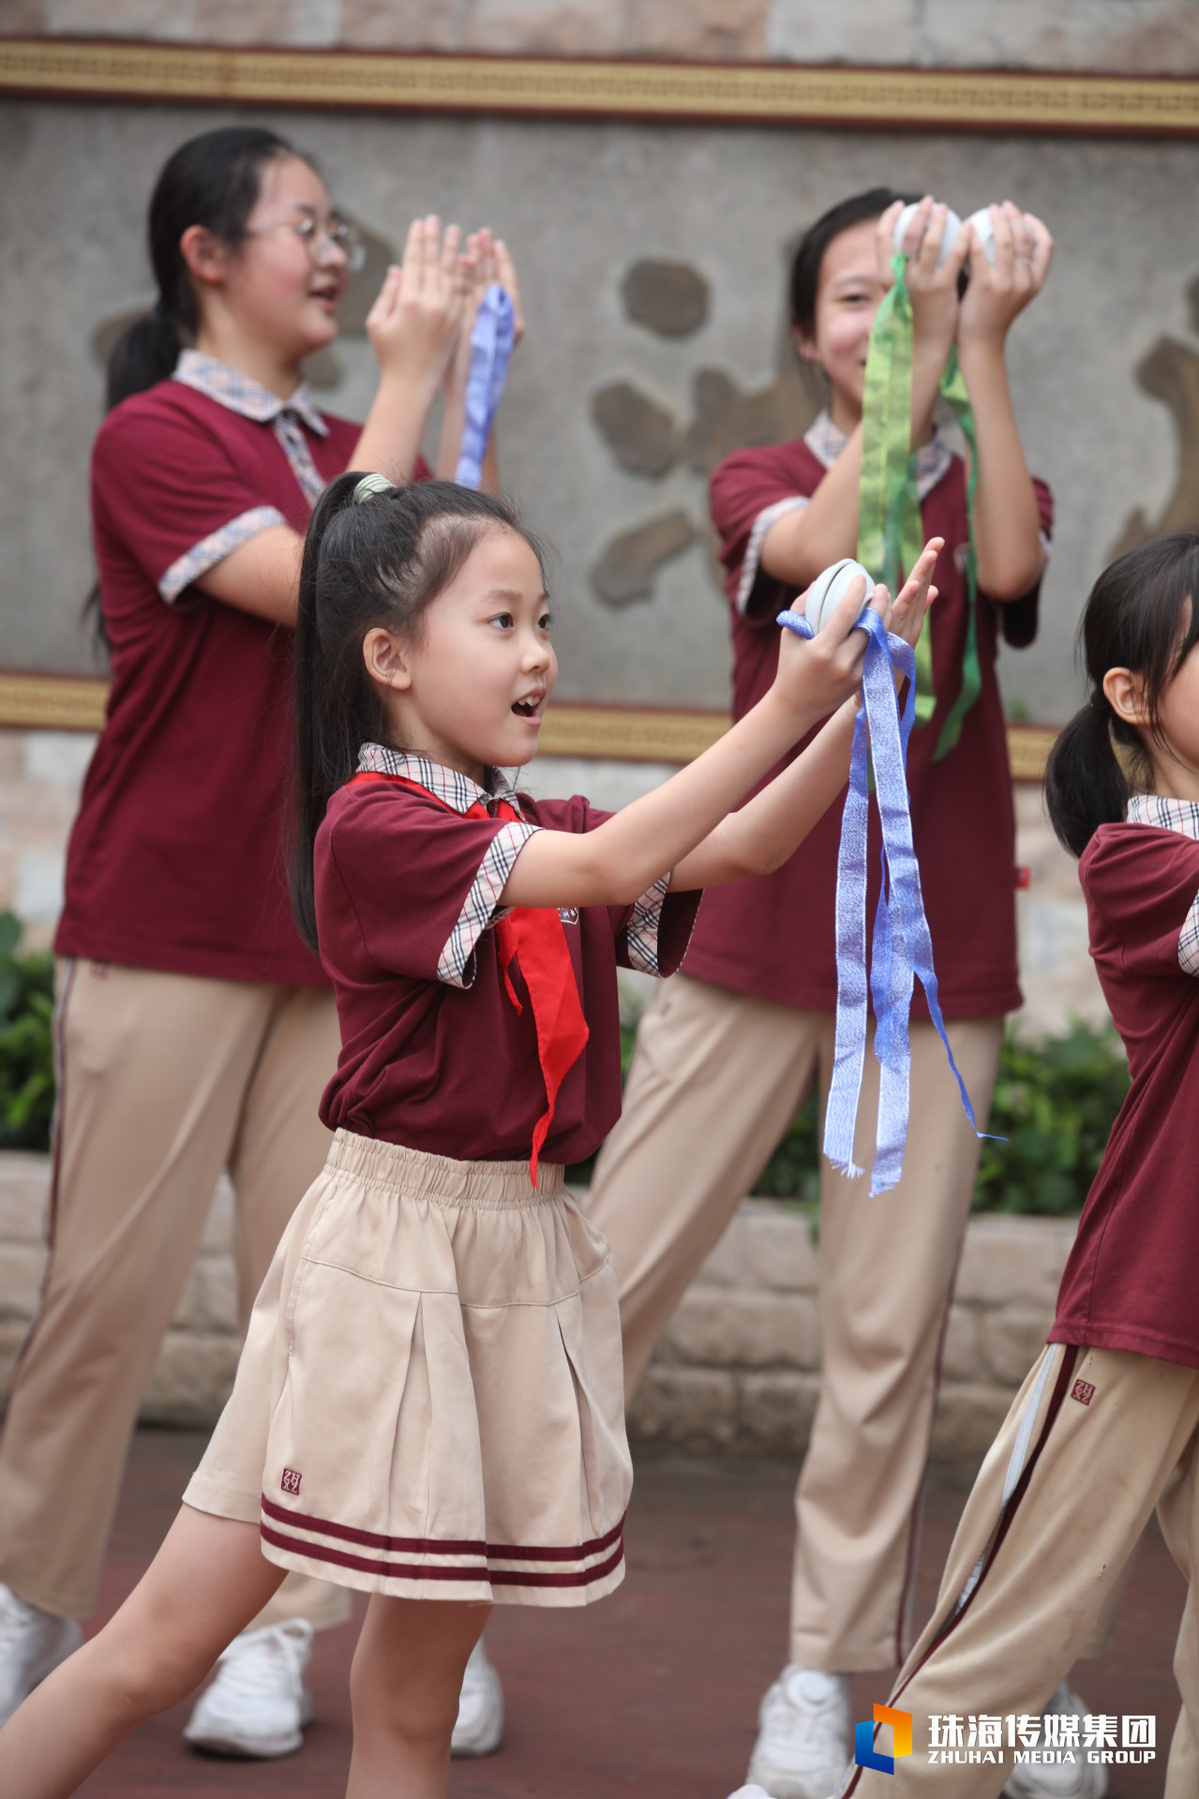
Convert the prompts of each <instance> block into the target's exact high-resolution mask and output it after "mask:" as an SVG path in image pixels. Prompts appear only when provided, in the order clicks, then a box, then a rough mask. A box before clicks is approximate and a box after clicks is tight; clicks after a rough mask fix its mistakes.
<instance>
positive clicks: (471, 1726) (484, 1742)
mask: <svg viewBox="0 0 1199 1799" xmlns="http://www.w3.org/2000/svg"><path fill="white" fill-rule="evenodd" d="M503 1735H504V1690H503V1688H502V1687H501V1686H500V1677H499V1675H498V1674H497V1673H496V1671H495V1669H494V1668H493V1667H492V1665H491V1663H490V1662H489V1661H488V1659H487V1651H486V1649H484V1647H483V1639H482V1637H480V1638H479V1640H478V1642H477V1643H476V1644H475V1646H474V1648H473V1649H472V1650H471V1652H470V1660H469V1661H468V1662H467V1664H466V1672H465V1674H464V1675H463V1676H462V1692H461V1694H460V1695H459V1698H458V1721H457V1723H456V1724H455V1725H454V1734H453V1736H452V1737H451V1739H450V1754H451V1755H493V1754H494V1753H495V1751H496V1750H497V1749H498V1748H499V1746H500V1743H501V1741H502V1739H503Z"/></svg>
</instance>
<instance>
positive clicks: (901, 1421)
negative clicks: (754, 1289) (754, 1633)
mask: <svg viewBox="0 0 1199 1799" xmlns="http://www.w3.org/2000/svg"><path fill="white" fill-rule="evenodd" d="M948 1028H949V1036H950V1041H951V1042H952V1044H953V1053H954V1056H955V1057H956V1059H957V1063H958V1066H959V1068H960V1069H961V1071H962V1075H963V1077H964V1079H965V1081H966V1084H967V1086H968V1088H969V1091H970V1095H971V1099H972V1101H973V1104H974V1108H975V1115H976V1116H977V1117H980V1118H982V1119H985V1118H986V1116H987V1111H988V1107H989V1105H990V1100H991V1089H992V1086H993V1085H994V1081H995V1073H996V1069H997V1066H998V1058H999V1044H1000V1039H1001V1035H1002V1020H1001V1019H998V1018H988V1019H967V1020H959V1021H957V1022H955V1023H952V1024H950V1026H949V1027H948ZM911 1042H912V1081H911V1123H910V1127H909V1131H908V1142H907V1152H906V1155H905V1157H904V1173H903V1180H902V1181H901V1183H900V1185H899V1186H898V1187H896V1188H894V1189H893V1190H892V1191H891V1192H889V1193H882V1194H879V1195H878V1196H877V1197H876V1198H874V1199H872V1198H871V1197H870V1192H869V1180H868V1179H862V1180H849V1179H847V1178H846V1177H844V1176H842V1175H839V1174H837V1173H835V1172H834V1171H833V1170H832V1169H831V1168H830V1167H829V1165H828V1163H827V1162H822V1188H821V1215H820V1320H821V1331H822V1339H823V1355H822V1373H821V1385H820V1400H819V1404H818V1407H817V1411H816V1418H815V1422H814V1425H813V1428H812V1438H811V1443H810V1445H809V1448H808V1453H807V1457H806V1460H805V1462H804V1467H803V1472H802V1475H801V1477H800V1482H799V1486H798V1489H797V1491H796V1496H795V1505H796V1516H797V1520H798V1527H799V1528H798V1535H797V1538H796V1547H795V1565H794V1573H793V1581H792V1600H791V1658H792V1660H794V1661H798V1662H803V1663H805V1664H806V1665H807V1666H808V1667H813V1668H825V1669H828V1670H830V1671H835V1672H838V1673H850V1672H853V1671H855V1670H858V1669H870V1668H889V1667H894V1666H896V1665H897V1664H898V1663H899V1662H901V1661H902V1660H903V1655H904V1651H905V1648H906V1641H905V1638H906V1636H907V1633H908V1611H909V1608H910V1602H911V1587H912V1579H913V1575H914V1563H915V1555H914V1548H915V1540H916V1533H917V1529H918V1524H919V1510H920V1496H921V1490H922V1486H923V1478H924V1465H925V1461H926V1459H927V1455H928V1441H929V1433H930V1431H931V1428H932V1418H933V1408H934V1405H935V1402H936V1394H937V1376H938V1364H939V1352H940V1344H941V1337H942V1332H943V1329H944V1324H945V1316H946V1312H947V1310H948V1306H949V1300H950V1295H951V1291H952V1287H953V1279H954V1273H955V1270H956V1267H957V1260H958V1253H959V1250H960V1247H961V1240H962V1232H963V1230H964V1228H965V1223H966V1218H967V1215H968V1213H969V1210H970V1198H971V1193H972V1191H973V1186H974V1175H975V1170H976V1168H977V1165H978V1141H977V1139H976V1138H975V1135H974V1132H973V1131H972V1130H971V1129H970V1125H969V1122H968V1121H967V1119H966V1116H965V1114H964V1112H963V1110H962V1105H961V1100H960V1098H959V1096H958V1090H957V1083H956V1082H955V1081H954V1079H953V1076H952V1074H951V1072H950V1070H949V1065H948V1062H947V1060H946V1056H945V1051H944V1049H943V1048H942V1045H941V1042H940V1040H939V1038H938V1037H937V1034H936V1032H935V1031H934V1030H933V1027H932V1025H931V1024H928V1023H926V1022H924V1023H922V1022H918V1021H917V1022H914V1023H913V1025H912V1032H911ZM832 1059H833V1018H832V1015H831V1013H823V1012H801V1011H797V1010H796V1009H794V1008H793V1007H790V1006H782V1005H775V1004H772V1003H771V1002H770V1001H768V1000H759V999H752V998H748V997H746V996H745V995H744V994H739V993H733V992H730V991H729V990H728V989H726V988H722V987H716V986H712V985H710V984H709V983H707V982H704V981H696V980H692V979H689V978H688V977H687V976H685V975H676V976H675V977H674V979H673V980H671V981H669V982H666V983H664V985H663V989H662V992H661V994H660V995H659V998H658V1001H657V1003H656V1005H655V1006H654V1007H653V1009H652V1010H651V1011H650V1012H648V1013H647V1015H646V1017H645V1018H644V1019H643V1020H642V1023H641V1031H640V1035H639V1038H638V1044H637V1054H636V1057H635V1059H634V1062H633V1067H632V1069H631V1071H630V1074H629V1080H628V1086H627V1089H626V1092H625V1102H624V1113H623V1116H622V1117H621V1119H620V1122H619V1123H618V1124H617V1126H616V1129H615V1130H614V1131H613V1132H612V1135H611V1136H610V1137H609V1138H608V1141H607V1143H606V1144H605V1146H604V1149H603V1151H602V1153H601V1155H600V1159H599V1163H598V1165H597V1168H596V1174H595V1180H594V1183H593V1185H592V1188H591V1201H590V1213H591V1216H592V1218H593V1219H594V1220H595V1223H596V1224H597V1225H598V1226H599V1228H600V1230H601V1231H602V1232H603V1233H604V1235H605V1236H606V1237H607V1239H608V1241H609V1243H610V1244H611V1245H612V1250H613V1253H614V1255H615V1257H616V1267H617V1272H618V1274H619V1277H620V1304H621V1326H622V1331H623V1336H624V1353H625V1370H626V1387H627V1390H628V1392H630V1393H631V1392H632V1390H633V1389H634V1388H635V1386H636V1384H637V1381H638V1380H639V1379H640V1377H641V1374H642V1372H643V1370H644V1368H645V1365H646V1363H647V1362H648V1360H649V1357H650V1353H651V1351H652V1349H653V1346H654V1344H655V1343H656V1341H657V1339H658V1337H659V1335H660V1334H661V1332H662V1330H663V1328H664V1327H665V1325H666V1323H667V1320H668V1319H669V1317H670V1315H671V1313H672V1312H673V1311H674V1309H675V1306H676V1305H677V1304H678V1302H679V1300H680V1299H681V1298H682V1296H683V1293H684V1291H685V1290H686V1288H687V1286H688V1284H689V1283H690V1281H691V1279H692V1278H693V1276H694V1275H695V1273H696V1272H697V1270H698V1269H699V1267H700V1264H701V1263H702V1262H703V1260H704V1258H705V1257H706V1256H707V1255H708V1253H709V1251H710V1250H711V1249H713V1248H714V1246H715V1244H716V1243H717V1241H718V1240H719V1238H720V1236H721V1234H722V1233H723V1231H724V1230H725V1227H726V1226H727V1224H728V1222H729V1220H730V1218H731V1217H732V1215H733V1213H734V1211H735V1210H736V1208H737V1206H738V1204H739V1203H740V1200H741V1199H742V1197H743V1195H745V1194H746V1193H748V1192H749V1191H750V1189H751V1187H752V1185H753V1182H754V1180H755V1179H756V1178H757V1176H758V1174H759V1173H760V1172H761V1170H762V1168H763V1167H764V1166H765V1163H766V1162H767V1160H768V1159H769V1157H770V1155H771V1153H772V1151H773V1150H774V1148H775V1146H776V1144H777V1143H778V1142H779V1140H780V1138H781V1137H782V1136H783V1133H784V1132H785V1131H786V1129H787V1127H788V1125H789V1124H790V1123H791V1121H792V1119H793V1118H794V1117H795V1114H796V1112H797V1111H798V1110H799V1107H800V1106H801V1105H802V1103H803V1101H804V1099H805V1098H806V1097H807V1095H808V1093H809V1092H810V1090H811V1088H812V1085H813V1082H814V1081H817V1080H818V1081H819V1083H820V1092H821V1099H822V1102H823V1099H824V1096H825V1094H826V1093H827V1089H828V1082H829V1078H830V1074H831V1070H832ZM877 1105H878V1064H877V1062H876V1061H875V1060H874V1056H873V1054H868V1055H867V1057H866V1073H865V1078H864V1081H863V1086H862V1105H861V1110H860V1113H859V1120H858V1134H857V1145H856V1151H855V1156H856V1160H857V1162H858V1163H859V1165H860V1166H862V1167H864V1168H866V1169H869V1167H870V1162H871V1158H872V1155H873V1147H874V1129H875V1113H876V1109H877Z"/></svg>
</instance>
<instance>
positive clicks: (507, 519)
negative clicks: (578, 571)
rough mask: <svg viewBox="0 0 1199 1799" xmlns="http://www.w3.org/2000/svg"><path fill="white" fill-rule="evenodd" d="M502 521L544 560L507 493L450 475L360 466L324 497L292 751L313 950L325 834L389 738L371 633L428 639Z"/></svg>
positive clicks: (311, 534) (303, 931)
mask: <svg viewBox="0 0 1199 1799" xmlns="http://www.w3.org/2000/svg"><path fill="white" fill-rule="evenodd" d="M496 530H499V531H514V532H517V533H518V534H519V535H520V536H521V537H523V538H524V539H525V541H526V542H527V543H528V544H529V546H530V548H531V549H532V550H533V553H534V554H535V555H536V556H537V558H538V560H539V561H540V560H541V551H540V549H539V547H538V545H537V543H536V540H535V539H534V538H532V537H531V536H530V535H529V533H528V532H527V531H526V530H525V529H524V527H523V525H521V523H520V521H519V520H518V518H517V516H516V514H515V513H514V512H513V510H512V508H511V507H510V506H509V505H507V504H506V502H505V501H503V500H499V499H495V498H493V497H492V496H491V495H490V494H485V493H480V492H478V491H476V490H475V489H474V488H470V487H459V486H457V485H456V484H455V483H453V482H451V481H428V482H422V483H420V484H419V485H417V486H413V487H393V486H391V484H390V483H389V482H384V481H382V480H381V479H380V477H379V476H377V475H372V476H369V477H367V478H364V477H363V476H362V475H361V474H360V473H355V472H354V471H353V470H351V471H350V472H349V473H347V474H344V475H338V477H337V479H336V480H335V481H331V482H330V483H329V485H328V487H326V489H325V491H324V493H323V494H322V495H321V497H320V499H319V500H318V501H317V504H316V510H315V511H314V512H313V515H312V522H311V524H310V525H309V527H308V535H307V537H306V538H305V540H304V558H303V561H302V563H301V565H300V591H299V600H298V603H297V608H296V663H295V740H294V748H293V754H292V787H293V818H294V825H293V831H292V844H291V905H292V912H293V914H294V916H295V921H296V926H297V928H298V930H299V933H300V935H301V937H302V938H303V939H304V941H305V943H306V944H307V945H308V946H309V948H310V949H313V950H315V949H317V947H318V946H317V931H316V896H315V891H314V882H313V851H314V848H315V844H316V834H317V832H318V830H319V829H320V826H321V821H322V820H323V818H324V816H325V811H326V809H327V807H328V804H329V801H330V800H331V799H332V797H333V795H334V794H335V793H336V792H337V790H338V788H339V787H344V786H345V784H346V782H347V781H349V780H350V779H351V778H352V776H353V774H354V772H355V770H356V769H357V767H358V752H359V750H360V749H361V748H362V745H363V744H364V743H387V742H388V741H389V740H390V732H389V727H388V722H387V713H386V711H385V709H384V706H383V702H382V699H381V698H380V695H379V690H378V688H377V687H376V685H375V683H374V681H372V679H371V677H370V676H369V674H368V673H367V670H366V663H365V660H364V658H363V654H362V645H363V641H364V639H365V637H366V634H367V632H368V631H372V630H374V629H375V628H376V627H378V626H381V627H382V628H383V629H384V630H388V631H394V632H396V633H397V635H399V636H402V637H404V638H406V639H407V640H408V641H410V642H411V641H416V640H418V639H419V636H420V630H421V621H422V617H423V614H424V612H425V609H426V607H428V606H429V605H431V604H432V602H433V601H434V600H435V599H436V598H437V596H438V594H439V593H443V592H444V591H445V589H446V588H447V587H448V586H449V584H450V582H451V581H453V579H454V578H455V576H456V575H457V574H458V573H459V571H460V570H461V568H462V567H463V565H464V564H465V562H466V560H467V558H468V556H469V555H470V553H471V551H472V550H473V549H474V547H475V545H476V544H477V543H478V542H479V540H480V539H481V538H482V537H484V536H485V535H486V533H487V532H488V531H496ZM394 747H396V748H400V747H402V746H400V745H395V746H394Z"/></svg>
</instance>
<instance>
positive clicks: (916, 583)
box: [887, 537, 945, 649]
mask: <svg viewBox="0 0 1199 1799" xmlns="http://www.w3.org/2000/svg"><path fill="white" fill-rule="evenodd" d="M944 548H945V539H944V538H943V537H930V538H929V540H928V542H927V543H926V544H925V546H924V548H923V549H922V550H921V552H920V555H919V557H918V558H917V561H916V566H915V568H914V569H913V570H912V572H911V574H910V575H909V576H908V578H907V580H906V581H905V582H904V584H903V586H902V587H901V588H900V590H899V597H898V599H897V600H896V601H895V604H894V605H893V606H892V608H891V622H890V624H889V625H888V626H887V629H888V630H889V631H893V632H894V633H895V635H896V636H897V637H902V638H903V640H904V642H905V643H910V644H911V645H912V648H913V649H915V647H916V643H917V641H918V639H919V637H920V632H921V630H922V629H923V626H924V615H925V613H926V612H927V611H928V609H929V607H930V606H931V605H932V603H933V601H934V600H935V599H936V597H937V590H936V588H935V587H933V586H932V585H931V582H932V578H933V569H934V568H935V567H936V564H937V557H938V556H939V555H940V554H941V551H942V550H943V549H944Z"/></svg>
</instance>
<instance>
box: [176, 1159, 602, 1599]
mask: <svg viewBox="0 0 1199 1799" xmlns="http://www.w3.org/2000/svg"><path fill="white" fill-rule="evenodd" d="M632 1478H633V1477H632V1467H631V1464H630V1461H629V1452H628V1445H627V1443H626V1440H625V1430H624V1402H623V1393H622V1369H621V1352H620V1317H619V1312H618V1309H617V1301H616V1273H615V1269H614V1267H613V1263H612V1257H611V1253H610V1251H609V1249H608V1246H607V1244H606V1243H605V1242H604V1240H603V1238H602V1237H600V1236H599V1235H598V1234H597V1232H596V1231H595V1230H594V1229H593V1228H592V1226H591V1225H589V1224H588V1222H587V1220H586V1219H585V1218H584V1217H583V1215H582V1213H581V1212H580V1211H579V1209H578V1207H577V1206H576V1205H575V1203H574V1201H573V1200H572V1199H571V1197H570V1195H569V1194H568V1193H566V1192H565V1191H564V1190H563V1186H562V1170H561V1168H559V1167H554V1166H548V1167H547V1166H545V1165H543V1166H542V1167H541V1169H540V1170H539V1185H538V1187H536V1188H535V1187H534V1186H533V1185H532V1183H531V1182H530V1180H529V1171H528V1167H527V1165H526V1164H525V1163H523V1162H520V1163H517V1162H455V1161H452V1160H450V1159H449V1158H447V1157H444V1156H431V1155H423V1154H419V1153H417V1152H416V1151H413V1150H408V1149H402V1148H400V1147H398V1146H397V1145H395V1144H391V1143H378V1142H374V1141H371V1140H369V1139H367V1138H364V1137H356V1136H353V1135H352V1134H351V1133H349V1132H348V1131H339V1132H338V1133H337V1136H336V1137H335V1139H334V1141H333V1145H332V1148H331V1149H330V1151H329V1159H328V1162H327V1163H326V1165H325V1168H324V1169H323V1171H322V1173H321V1174H320V1175H319V1176H318V1178H317V1180H316V1181H314V1183H313V1185H312V1186H311V1187H310V1188H309V1190H308V1192H307V1194H306V1195H305V1197H304V1199H303V1200H302V1201H301V1203H300V1205H299V1207H298V1209H297V1210H296V1213H295V1215H294V1217H293V1219H292V1221H291V1224H290V1225H289V1227H288V1230H287V1232H286V1234H285V1235H284V1238H283V1241H282V1243H281V1244H280V1245H279V1249H278V1251H277V1253H276V1256H275V1259H274V1262H273V1263H272V1265H271V1268H270V1272H269V1273H268V1275H267V1277H266V1280H265V1281H264V1283H263V1286H262V1291H261V1292H260V1293H259V1295H258V1299H257V1302H256V1304H255V1306H254V1311H253V1315H252V1317H251V1320H250V1327H249V1332H248V1334H247V1337H246V1344H245V1348H244V1350H243V1352H242V1357H241V1362H240V1363H239V1365H238V1370H237V1380H236V1383H235V1385H234V1389H233V1393H232V1396H231V1397H230V1400H229V1403H228V1405H227V1406H226V1407H225V1410H224V1412H223V1413H222V1415H221V1418H220V1421H219V1423H218V1424H217V1428H216V1431H215V1433H214V1434H213V1437H212V1441H211V1442H210V1444H209V1446H208V1449H207V1451H206V1453H205V1455H204V1459H203V1461H202V1462H201V1463H200V1466H199V1468H198V1469H197V1470H196V1473H195V1475H194V1476H193V1477H192V1480H191V1482H190V1484H189V1486H188V1488H187V1491H186V1493H185V1494H184V1500H185V1502H186V1503H187V1504H188V1505H190V1506H193V1507H195V1508H196V1509H197V1510H199V1511H204V1512H212V1513H215V1514H216V1515H217V1516H219V1517H228V1518H238V1519H244V1520H247V1521H251V1522H254V1523H257V1524H259V1525H260V1528H261V1532H262V1549H263V1554H264V1555H265V1556H266V1557H267V1558H268V1560H270V1561H272V1562H277V1563H278V1564H279V1566H280V1567H284V1568H292V1569H296V1570H298V1571H299V1572H301V1573H304V1574H314V1575H318V1576H320V1577H321V1578H322V1579H324V1580H329V1581H334V1582H337V1583H339V1584H341V1585H343V1586H349V1587H358V1588H361V1589H362V1590H363V1591H365V1592H372V1593H385V1594H389V1595H392V1596H395V1597H398V1598H404V1599H458V1600H475V1601H480V1600H482V1601H496V1602H499V1603H501V1604H519V1605H585V1604H587V1603H588V1602H589V1601H590V1600H592V1599H598V1598H600V1597H602V1595H603V1594H605V1593H609V1592H611V1591H612V1589H613V1588H614V1587H615V1586H617V1585H618V1584H619V1583H620V1581H621V1580H622V1579H623V1577H624V1544H623V1529H624V1515H625V1510H626V1508H627V1506H628V1502H629V1493H630V1491H631V1488H632Z"/></svg>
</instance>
